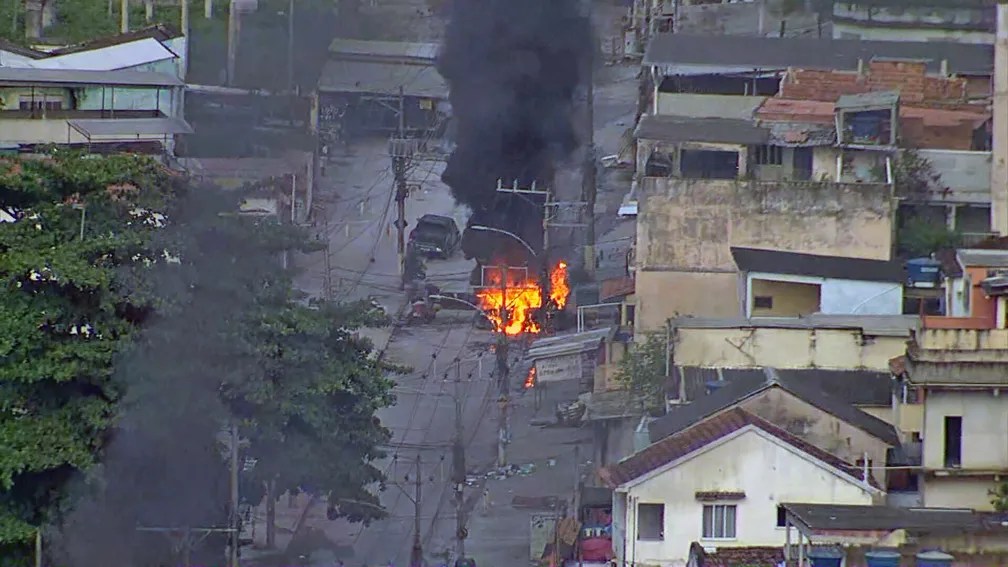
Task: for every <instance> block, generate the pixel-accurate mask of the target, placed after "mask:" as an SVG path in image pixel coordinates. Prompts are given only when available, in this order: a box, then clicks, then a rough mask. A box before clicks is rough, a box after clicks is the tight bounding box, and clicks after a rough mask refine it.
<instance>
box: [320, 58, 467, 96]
mask: <svg viewBox="0 0 1008 567" xmlns="http://www.w3.org/2000/svg"><path fill="white" fill-rule="evenodd" d="M400 87H402V89H403V94H405V95H406V96H418V97H428V98H440V99H446V98H448V83H446V82H445V80H444V78H443V77H442V76H441V74H440V73H438V71H437V69H435V68H434V67H432V66H430V65H407V64H402V63H375V62H370V61H329V62H328V63H326V65H325V67H324V68H323V69H322V75H321V77H320V78H319V87H318V88H319V91H321V92H338V93H361V94H363V93H372V94H384V95H398V94H399V88H400Z"/></svg>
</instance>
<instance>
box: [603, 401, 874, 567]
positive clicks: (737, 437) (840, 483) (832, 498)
mask: <svg viewBox="0 0 1008 567" xmlns="http://www.w3.org/2000/svg"><path fill="white" fill-rule="evenodd" d="M600 476H601V477H602V479H603V480H604V481H605V482H606V483H607V484H608V485H609V486H610V487H612V488H613V491H614V492H613V548H614V549H613V551H614V553H615V557H616V561H617V562H618V564H619V565H642V564H644V565H661V566H663V567H670V566H677V567H678V566H684V565H686V563H687V561H688V557H689V553H690V542H693V541H698V542H700V543H701V544H702V545H704V546H705V547H710V548H717V547H744V546H782V545H784V544H785V542H786V534H785V530H784V525H785V514H784V511H783V508H782V507H781V505H782V504H784V503H793V502H808V503H823V504H826V503H832V504H848V505H864V506H868V505H871V504H873V503H875V502H878V501H880V500H881V499H882V498H883V497H884V492H883V490H882V489H881V488H880V487H879V486H878V485H877V484H876V483H875V481H874V480H872V478H871V476H870V475H865V474H864V471H863V470H862V469H859V468H858V467H856V466H854V465H850V464H848V463H846V462H844V461H842V460H840V459H839V458H838V457H835V456H833V455H832V454H830V453H827V452H826V451H823V450H821V449H818V448H816V447H814V446H812V445H810V444H809V443H807V442H805V441H803V440H801V439H800V438H798V437H796V436H794V435H791V434H790V433H788V432H787V431H785V430H783V429H781V428H779V427H777V426H775V425H773V424H771V423H770V422H768V421H766V420H764V419H761V418H759V417H757V416H756V415H754V414H752V413H749V412H747V411H745V410H743V409H740V408H734V409H731V410H729V411H727V412H723V413H720V414H717V415H716V416H714V417H711V418H709V419H705V420H701V421H698V422H696V423H695V424H694V425H692V426H691V427H689V428H687V429H684V430H682V431H680V432H679V433H676V434H675V435H671V436H669V437H666V438H664V439H662V440H660V441H658V442H657V443H654V444H652V445H651V446H649V447H647V448H646V449H644V450H643V451H640V452H638V453H636V454H634V455H633V456H631V457H628V458H627V459H624V460H623V461H621V462H620V463H618V464H615V465H612V466H610V467H606V468H603V469H602V470H601V471H600ZM866 476H867V478H868V480H867V481H866V480H864V479H865V478H866ZM792 537H796V534H792Z"/></svg>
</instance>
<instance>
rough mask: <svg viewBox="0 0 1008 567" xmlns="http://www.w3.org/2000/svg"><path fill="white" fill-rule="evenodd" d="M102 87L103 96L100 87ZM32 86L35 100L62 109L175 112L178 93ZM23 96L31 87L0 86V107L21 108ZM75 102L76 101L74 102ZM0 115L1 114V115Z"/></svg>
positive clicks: (139, 89) (168, 90)
mask: <svg viewBox="0 0 1008 567" xmlns="http://www.w3.org/2000/svg"><path fill="white" fill-rule="evenodd" d="M103 90H104V97H103V96H102V91H103ZM72 91H73V92H71V89H63V88H38V87H37V88H35V89H34V97H35V101H36V102H38V103H41V102H42V101H43V99H45V100H47V101H55V100H59V101H62V103H63V109H64V110H102V109H105V110H160V111H161V112H163V113H164V114H166V115H168V116H175V115H176V112H175V111H176V109H177V102H178V101H177V93H173V92H172V89H161V90H160V95H159V94H158V90H157V89H153V88H129V89H127V88H115V89H113V88H112V87H105V88H104V89H103V88H102V87H88V88H82V89H72ZM22 97H23V98H31V97H32V89H31V88H30V87H9V88H0V109H2V110H7V111H15V110H18V109H19V108H20V106H19V105H20V101H21V99H22ZM75 102H76V105H75ZM0 117H2V115H0Z"/></svg>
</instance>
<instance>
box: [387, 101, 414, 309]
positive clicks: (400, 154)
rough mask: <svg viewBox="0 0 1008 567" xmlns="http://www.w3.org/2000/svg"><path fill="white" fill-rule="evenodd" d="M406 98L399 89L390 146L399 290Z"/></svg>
mask: <svg viewBox="0 0 1008 567" xmlns="http://www.w3.org/2000/svg"><path fill="white" fill-rule="evenodd" d="M405 110H406V96H405V94H404V92H403V87H402V86H400V87H399V129H398V133H397V137H395V138H393V139H392V140H393V141H392V143H391V144H390V145H391V150H392V151H391V154H392V173H393V174H394V176H395V200H396V222H395V226H396V231H397V241H396V250H397V252H398V255H399V276H400V277H399V289H405V288H406V193H407V188H406V176H407V172H408V171H409V165H410V161H409V158H410V156H411V154H412V149H411V147H410V145H409V143H408V140H406V113H405Z"/></svg>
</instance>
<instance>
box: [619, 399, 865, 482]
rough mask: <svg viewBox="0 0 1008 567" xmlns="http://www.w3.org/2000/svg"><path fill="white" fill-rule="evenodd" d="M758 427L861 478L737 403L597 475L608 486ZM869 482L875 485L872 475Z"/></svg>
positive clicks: (859, 472) (848, 466) (852, 469)
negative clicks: (732, 435) (742, 430)
mask: <svg viewBox="0 0 1008 567" xmlns="http://www.w3.org/2000/svg"><path fill="white" fill-rule="evenodd" d="M749 426H752V427H757V428H759V429H761V430H763V431H764V432H766V433H769V434H770V435H773V436H774V437H776V438H778V439H780V440H781V441H783V442H785V443H787V444H789V445H791V446H793V447H795V448H796V449H798V450H799V451H802V452H803V453H806V454H808V455H810V456H812V457H814V458H816V459H819V460H820V461H823V462H824V463H826V464H828V465H830V466H832V467H834V468H836V469H837V470H839V471H841V472H843V473H846V474H848V475H850V476H852V477H854V478H856V479H858V480H864V475H863V471H862V469H860V468H858V467H856V466H853V465H851V464H849V463H847V462H845V461H843V460H842V459H840V458H839V457H837V456H835V455H833V454H831V453H828V452H826V451H824V450H822V449H820V448H818V447H816V446H814V445H812V444H810V443H808V442H807V441H805V440H803V439H801V438H799V437H796V436H794V435H792V434H790V433H788V432H787V431H785V430H783V429H781V428H780V427H777V426H776V425H774V424H772V423H770V422H769V421H766V420H765V419H763V418H761V417H758V416H756V415H753V414H751V413H749V412H747V411H745V410H744V409H741V408H739V407H733V408H731V409H729V410H726V411H723V412H721V413H718V414H716V415H714V416H711V417H709V418H707V419H704V420H702V421H699V422H697V423H696V424H694V425H692V426H690V427H688V428H686V429H683V430H682V431H679V432H678V433H676V434H674V435H670V436H668V437H665V438H664V439H662V440H660V441H658V442H657V443H653V444H651V445H650V446H648V447H647V448H645V449H644V450H642V451H639V452H637V453H635V454H633V455H631V456H630V457H628V458H627V459H625V460H623V461H620V462H619V463H616V464H614V465H610V466H608V467H603V468H602V469H600V470H599V476H600V477H601V479H602V480H603V482H605V483H606V484H607V485H609V486H610V487H613V488H615V487H617V486H619V485H621V484H624V483H627V482H629V481H631V480H634V479H636V478H640V477H642V476H644V475H646V474H648V473H650V472H653V471H655V470H658V469H659V468H661V467H663V466H665V465H667V464H669V463H671V462H673V461H675V460H677V459H680V458H682V457H685V456H687V455H689V454H690V453H693V452H694V451H697V450H699V449H702V448H703V447H706V446H707V445H710V444H711V443H713V442H715V441H718V440H719V439H722V438H724V437H727V436H728V435H731V434H732V433H734V432H736V431H738V430H740V429H743V428H745V427H749ZM869 482H871V484H872V486H874V487H876V488H878V485H877V484H876V483H875V481H874V479H871V478H870V475H869Z"/></svg>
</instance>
